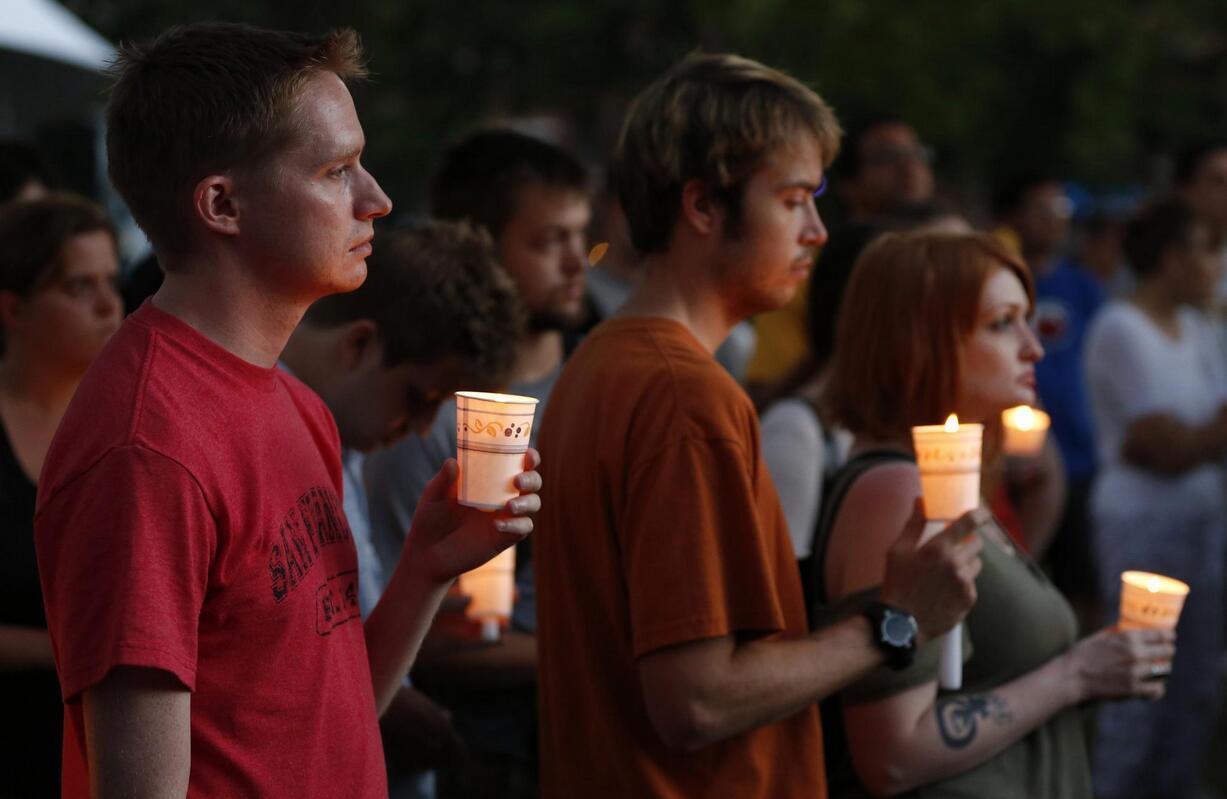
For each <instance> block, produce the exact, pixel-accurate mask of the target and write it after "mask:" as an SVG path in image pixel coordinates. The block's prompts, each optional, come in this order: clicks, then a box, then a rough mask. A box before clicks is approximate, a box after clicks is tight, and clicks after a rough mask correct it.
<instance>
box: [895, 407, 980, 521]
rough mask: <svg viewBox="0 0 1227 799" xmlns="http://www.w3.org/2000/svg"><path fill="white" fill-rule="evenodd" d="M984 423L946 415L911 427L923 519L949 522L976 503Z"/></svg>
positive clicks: (978, 504) (976, 505)
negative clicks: (964, 421) (941, 420)
mask: <svg viewBox="0 0 1227 799" xmlns="http://www.w3.org/2000/svg"><path fill="white" fill-rule="evenodd" d="M983 438H984V425H981V424H959V417H957V416H955V415H954V414H950V416H949V418H947V419H946V423H945V424H938V425H924V426H921V427H913V428H912V444H913V446H914V447H915V449H916V465H917V466H918V467H919V468H920V492H921V494H922V495H923V496H924V501H925V518H926V519H929V520H931V521H945V522H949V521H953V520H954V519H957V518H958V517H960V516H962V515H963V514H964V513H966V512H967V511H969V510H975V509H976V508H977V507H979V506H980V448H981V442H982V440H983Z"/></svg>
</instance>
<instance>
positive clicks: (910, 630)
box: [882, 610, 916, 646]
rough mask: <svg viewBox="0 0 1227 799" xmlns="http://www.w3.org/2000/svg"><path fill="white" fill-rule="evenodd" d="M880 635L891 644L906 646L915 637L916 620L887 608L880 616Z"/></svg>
mask: <svg viewBox="0 0 1227 799" xmlns="http://www.w3.org/2000/svg"><path fill="white" fill-rule="evenodd" d="M882 637H883V638H885V639H886V642H887V643H888V644H891V645H892V646H907V645H909V644H911V643H912V640H913V639H914V638H915V637H916V622H915V621H914V620H913V619H912V617H911V616H907V615H904V614H902V613H896V612H895V611H893V610H887V611H886V614H885V615H884V616H883V618H882Z"/></svg>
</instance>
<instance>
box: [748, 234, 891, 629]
mask: <svg viewBox="0 0 1227 799" xmlns="http://www.w3.org/2000/svg"><path fill="white" fill-rule="evenodd" d="M881 232H882V230H881V228H879V227H877V226H875V225H861V224H853V225H846V226H845V227H843V228H841V229H840V230H839V231H837V232H836V233H834V234H833V235H832V236H831V237H830V239H829V240H828V242H827V244H826V246H824V247H823V249H822V253H821V254H820V255H819V256H818V260H817V262H816V263H815V266H814V272H813V274H812V275H811V276H810V281H809V291H808V295H807V304H808V308H807V309H806V326H807V330H808V333H809V348H808V351H807V353H806V357H805V360H804V361H802V363H801V366H799V367H797V369H796V370H795V371H794V372H793V374H792V375H790V376H789V377H788V379H786V380H785V381H783V383H781V384H780V385H779V386H778V387H777V388H776V389H775V392H774V396H771V397H768V399H767V400H766V402H765V404H764V406H763V408H762V410H761V411H760V417H761V419H762V448H763V460H764V461H766V463H767V468H768V470H769V471H770V472H771V481H772V482H773V483H775V490H776V493H777V494H779V497H780V506H781V507H783V509H784V516H785V518H786V519H787V521H788V535H789V538H790V539H791V540H792V545H793V551H794V553H795V554H796V557H797V561H798V565H799V567H800V569H801V588H802V590H803V591H804V592H805V600H806V607H810V605H811V604H812V601H813V595H812V591H813V580H812V575H811V573H810V572H811V569H810V563H811V558H810V555H811V553H812V549H813V542H814V533H815V531H816V529H817V526H818V517H819V512H820V510H821V508H822V500H823V489H824V487H825V486H826V484H827V483H828V481H829V480H830V478H831V477H832V476H833V475H834V474H835V473H836V472H838V471H839V468H840V467H841V466H843V463H844V459H845V458H846V457H847V453H848V447H849V445H850V444H851V438H850V436H849V435H848V433H847V431H845V430H844V429H843V428H842V427H839V426H838V425H836V424H835V423H834V420H832V419H831V418H830V413H829V411H828V410H827V409H826V408H825V407H824V406H823V403H822V395H823V392H824V390H825V389H826V387H827V385H826V384H827V377H828V373H829V369H828V367H829V366H830V362H831V356H832V355H834V354H835V323H836V321H837V320H838V318H839V306H840V303H841V301H842V300H843V294H844V289H845V288H846V287H847V285H848V278H849V276H850V275H851V274H852V267H853V265H854V264H855V263H856V259H857V257H858V256H859V255H860V254H861V251H862V250H864V249H865V247H866V246H868V244H869V243H870V242H871V241H873V239H874V238H876V237H877V236H878V235H879V234H880V233H881Z"/></svg>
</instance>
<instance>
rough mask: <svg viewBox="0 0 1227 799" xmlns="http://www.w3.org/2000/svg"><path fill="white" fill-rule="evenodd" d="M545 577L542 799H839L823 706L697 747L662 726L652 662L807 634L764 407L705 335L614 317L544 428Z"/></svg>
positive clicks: (576, 364)
mask: <svg viewBox="0 0 1227 799" xmlns="http://www.w3.org/2000/svg"><path fill="white" fill-rule="evenodd" d="M540 449H541V454H542V467H541V471H542V473H543V476H544V478H545V488H544V490H543V491H542V493H541V496H542V502H543V507H542V510H541V512H540V514H538V516H537V532H536V533H535V534H534V536H533V541H534V543H533V547H534V550H533V551H534V554H533V558H534V562H535V564H536V575H537V594H538V599H537V609H538V610H537V612H538V628H537V636H538V639H537V640H538V663H539V669H540V683H539V693H540V702H541V720H540V723H541V784H542V795H543V796H544V797H547V799H549V798H552V797H567V798H568V799H571V798H573V797H577V796H580V797H584V799H597V798H598V797H628V796H633V797H648V796H652V797H707V796H735V797H739V799H742V798H745V799H753V798H754V797H763V798H764V799H766V797H771V799H787V797H805V799H817V798H820V797H824V796H825V795H826V783H825V779H824V776H823V761H822V732H821V725H820V723H819V720H818V709H817V706H816V705H814V706H810V707H808V708H806V709H805V710H803V711H801V712H799V713H797V714H796V715H795V716H793V717H791V718H788V719H785V720H783V721H780V722H777V723H775V724H770V725H767V726H765V727H760V728H758V729H756V730H753V731H750V732H747V733H744V734H741V735H737V736H734V737H731V738H727V739H725V740H723V741H720V742H718V743H715V744H713V745H711V746H708V747H706V748H704V749H702V750H700V751H697V752H683V751H680V750H676V749H671V748H669V747H668V746H666V745H665V744H664V743H663V742H662V741H661V740H660V739H659V737H658V736H657V735H656V732H655V730H654V728H653V727H652V725H651V722H650V721H649V719H648V714H647V710H646V707H645V704H644V697H643V692H642V690H641V689H640V686H639V681H638V675H637V669H636V661H637V659H638V658H640V657H642V656H644V655H646V654H648V653H650V652H653V651H656V650H658V649H661V648H662V647H667V646H670V645H673V644H680V643H684V642H688V641H696V640H700V639H705V638H714V637H719V636H724V635H730V634H733V635H737V636H739V637H741V638H750V637H762V636H772V635H782V634H786V635H794V636H800V635H803V634H804V633H805V631H806V622H805V608H804V603H803V600H802V596H801V586H800V580H799V577H798V573H797V564H796V560H795V558H794V556H793V553H792V546H791V544H790V543H789V538H788V533H787V527H786V524H785V520H784V513H783V511H782V510H781V509H780V504H779V499H778V498H777V496H776V493H775V488H774V486H773V485H772V483H771V478H770V476H769V475H768V473H767V468H766V465H765V464H764V462H763V459H762V455H761V452H760V449H759V429H758V420H757V417H756V416H755V413H754V408H753V406H752V405H751V403H750V400H749V399H748V398H747V397H746V395H745V393H744V392H743V391H742V390H741V388H740V387H739V386H738V385H737V384H736V383H735V382H734V381H733V379H732V378H731V377H729V375H728V374H727V373H726V372H725V371H724V370H723V369H722V368H721V367H720V366H719V365H717V364H716V362H715V361H714V360H713V359H712V357H711V355H710V354H709V353H708V352H707V351H706V350H705V349H703V347H702V346H701V345H700V344H699V342H698V341H697V340H696V339H695V338H694V337H693V336H692V335H691V334H690V332H689V331H688V330H687V329H686V328H685V327H683V326H682V325H681V324H678V323H677V322H672V321H668V320H664V319H620V318H615V319H612V320H610V321H607V322H605V323H604V324H602V325H601V326H600V327H598V328H597V329H596V330H595V331H593V332H592V333H591V334H589V336H588V338H587V339H586V340H585V341H584V343H583V344H582V345H581V346H580V348H579V349H578V350H577V351H576V352H575V354H574V355H572V356H571V359H570V360H569V361H568V362H567V365H566V366H565V368H564V369H563V372H562V376H561V377H560V378H559V380H558V383H557V384H556V385H555V387H554V390H553V391H552V392H551V395H550V403H549V406H548V408H547V410H546V413H545V418H544V420H543V422H542V427H541V436H540Z"/></svg>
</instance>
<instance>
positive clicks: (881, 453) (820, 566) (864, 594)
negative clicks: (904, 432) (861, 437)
mask: <svg viewBox="0 0 1227 799" xmlns="http://www.w3.org/2000/svg"><path fill="white" fill-rule="evenodd" d="M901 461H911V462H915V458H914V457H913V456H912V455H910V454H909V453H906V452H901V451H900V450H897V449H873V450H867V451H865V452H862V453H860V454H859V455H857V456H855V457H854V458H852V459H851V460H849V461H848V462H847V463H846V464H844V467H843V468H842V469H840V470H839V473H838V474H836V475H835V477H834V479H833V480H832V481H831V484H830V485H829V486H828V487H827V490H825V491H824V492H823V496H822V510H821V512H820V513H819V514H818V524H817V526H816V527H815V528H814V539H813V548H812V549H811V552H812V554H811V556H810V563H809V574H808V577H809V580H808V582H809V584H810V586H811V587H812V588H811V591H812V593H811V595H810V596H809V597H807V599H808V600H809V605H808V607H809V610H810V627H811V628H812V629H817V627H818V626H825V624H829V623H831V622H833V621H836V620H838V619H840V618H844V617H846V616H850V615H852V612H853V611H852V610H851V609H849V608H845V607H844V606H845V604H847V603H851V604H852V605H854V606H856V607H857V608H859V607H860V606H863V605H864V604H865V603H866V602H868V601H869V600H870V599H872V598H873V596H872V595H873V594H876V592H877V590H878V589H877V588H872V589H866V590H865V591H861V592H858V593H856V594H852V595H850V596H848V597H845V598H844V599H843V600H842V601H841V602H839V603H836V605H834V606H831V605H830V604H829V598H828V596H827V591H826V561H827V548H828V547H829V546H830V543H831V532H832V531H833V530H834V528H835V519H836V517H837V516H838V515H839V509H840V507H841V506H842V505H843V502H844V498H845V497H847V495H848V491H850V490H851V489H852V484H853V483H855V482H856V481H857V480H858V479H859V478H860V477H861V475H863V474H865V473H866V472H868V471H869V470H870V469H874V468H876V467H878V466H884V465H886V464H888V463H899V462H901ZM819 621H823V625H819V624H817V622H819Z"/></svg>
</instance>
